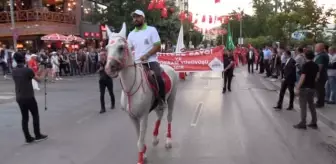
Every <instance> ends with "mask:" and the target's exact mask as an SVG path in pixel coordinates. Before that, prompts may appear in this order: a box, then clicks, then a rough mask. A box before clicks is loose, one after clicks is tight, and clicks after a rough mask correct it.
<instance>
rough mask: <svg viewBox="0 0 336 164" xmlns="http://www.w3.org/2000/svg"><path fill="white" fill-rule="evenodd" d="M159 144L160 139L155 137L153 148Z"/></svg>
mask: <svg viewBox="0 0 336 164" xmlns="http://www.w3.org/2000/svg"><path fill="white" fill-rule="evenodd" d="M158 144H159V138H158V137H154V138H153V146H156V145H158Z"/></svg>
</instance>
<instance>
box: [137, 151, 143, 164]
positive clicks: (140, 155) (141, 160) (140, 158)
mask: <svg viewBox="0 0 336 164" xmlns="http://www.w3.org/2000/svg"><path fill="white" fill-rule="evenodd" d="M143 163H144V153H143V152H139V159H138V164H143Z"/></svg>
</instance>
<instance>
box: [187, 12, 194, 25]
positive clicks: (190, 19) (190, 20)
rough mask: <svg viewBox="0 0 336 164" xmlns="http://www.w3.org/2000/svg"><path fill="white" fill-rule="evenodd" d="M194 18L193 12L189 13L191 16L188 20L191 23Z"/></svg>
mask: <svg viewBox="0 0 336 164" xmlns="http://www.w3.org/2000/svg"><path fill="white" fill-rule="evenodd" d="M192 18H193V15H192V13H191V12H189V14H188V20H189V22H190V23H191V22H192Z"/></svg>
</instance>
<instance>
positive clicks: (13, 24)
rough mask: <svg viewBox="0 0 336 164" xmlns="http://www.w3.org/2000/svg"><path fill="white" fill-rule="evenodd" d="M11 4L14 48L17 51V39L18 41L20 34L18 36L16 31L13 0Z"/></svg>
mask: <svg viewBox="0 0 336 164" xmlns="http://www.w3.org/2000/svg"><path fill="white" fill-rule="evenodd" d="M9 3H10V15H11V22H12V34H13V46H14V50H15V51H17V47H16V45H17V42H16V39H17V36H18V34H17V31H16V29H15V18H14V2H13V0H10V1H9Z"/></svg>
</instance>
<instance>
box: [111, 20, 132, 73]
mask: <svg viewBox="0 0 336 164" xmlns="http://www.w3.org/2000/svg"><path fill="white" fill-rule="evenodd" d="M106 30H107V34H108V37H109V41H108V44H107V46H106V49H107V63H106V66H105V71H106V73H107V74H108V75H109V76H111V77H112V78H115V77H117V76H118V73H119V72H120V71H121V70H122V69H124V68H126V67H128V66H129V65H131V64H132V63H133V57H132V55H131V52H130V48H129V46H128V44H127V40H126V24H125V23H123V25H122V29H121V30H120V32H119V33H113V32H111V30H110V29H109V27H108V26H106Z"/></svg>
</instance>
